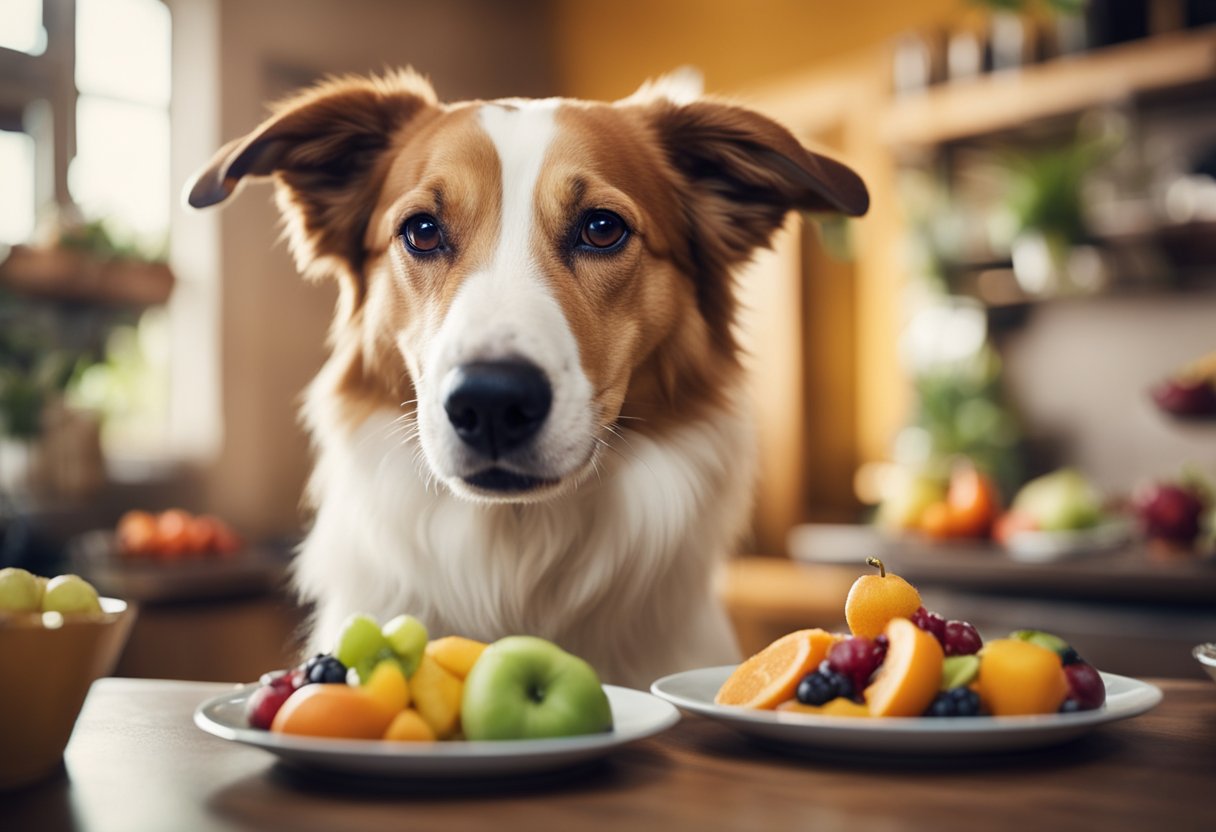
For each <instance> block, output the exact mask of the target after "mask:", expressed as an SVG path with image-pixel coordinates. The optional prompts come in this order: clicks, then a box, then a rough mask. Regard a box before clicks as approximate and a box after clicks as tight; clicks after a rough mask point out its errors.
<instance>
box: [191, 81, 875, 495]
mask: <svg viewBox="0 0 1216 832" xmlns="http://www.w3.org/2000/svg"><path fill="white" fill-rule="evenodd" d="M259 176H273V177H274V179H275V182H276V186H277V194H278V201H279V205H280V207H281V209H282V211H283V213H284V217H285V219H286V222H287V232H288V236H289V239H290V241H291V245H292V249H293V252H294V254H295V257H296V260H297V264H298V265H299V267H300V269H301V271H303V272H304V273H305V274H321V273H326V274H333V275H336V276H337V277H338V279H339V281H340V283H341V286H342V294H341V301H340V303H339V309H338V317H337V321H336V322H335V331H334V336H333V337H334V339H335V349H336V350H339V351H342V352H345V353H346V354H347V356H348V358H349V364H350V366H349V367H348V368H347V369H346V371H345V373H346V376H347V379H346V381H345V382H344V383H345V384H346V385H347V390H348V394H349V395H351V396H352V397H356V398H362V399H363V400H364V401H365V403H366V402H369V401H370V402H371V403H372V404H373V405H375V404H382V405H386V406H389V407H393V408H398V407H406V408H407V409H409V408H413V409H414V412H415V415H416V418H417V428H418V436H419V439H420V442H421V446H422V448H423V451H424V455H425V459H426V463H427V465H428V466H429V467H430V469H431V470H432V471H433V473H434V474H435V475H436V476H437V477H438V478H439V479H440V480H442V482H444V483H445V484H446V485H447V486H448V487H449V488H450V489H451V490H452V491H453V492H455V493H456V494H459V495H463V496H466V497H471V498H476V499H484V500H499V501H502V500H515V501H524V500H535V499H540V498H542V497H544V496H546V495H549V494H553V493H557V492H558V491H560V490H562V489H563V488H565V487H568V486H569V485H571V484H573V483H577V482H578V481H579V479H580V478H581V477H582V476H584V475H585V474H586V473H587V472H588V471H589V470H591V468H592V466H593V465H594V464H595V458H596V456H597V454H598V453H599V449H600V448H601V447H602V445H603V441H604V440H603V437H604V434H605V432H606V431H611V430H613V426H614V425H615V423H616V422H617V420H618V419H620V418H622V417H627V416H628V415H629V414H630V413H633V415H635V416H637V417H638V418H639V419H645V420H646V421H640V422H639V423H638V424H639V426H640V429H642V430H661V429H662V427H663V423H664V420H665V418H667V417H668V416H670V414H671V413H673V412H674V411H675V410H678V411H679V412H681V413H684V414H687V413H689V412H695V411H696V410H697V409H698V408H703V407H706V406H709V405H712V404H714V403H715V399H716V397H719V396H721V395H722V387H723V385H722V383H721V380H722V376H723V375H724V374H729V373H734V372H737V369H738V359H737V347H736V345H735V341H734V337H733V334H732V324H733V318H734V313H735V303H734V299H733V294H732V287H731V282H730V281H731V278H730V274H731V271H732V269H733V268H734V267H736V266H737V265H739V264H740V263H741V262H743V261H745V260H747V259H748V257H749V256H750V255H751V253H752V251H753V250H754V249H755V248H756V247H758V246H763V245H765V244H766V243H767V242H768V240H769V238H770V236H771V234H772V233H773V232H774V230H775V229H776V228H777V227H778V226H780V225H781V223H782V221H783V219H784V217H785V215H786V213H787V212H788V211H789V210H790V209H793V208H800V209H806V210H811V211H834V212H840V213H844V214H848V215H859V214H862V213H864V212H865V210H866V207H867V203H868V197H867V194H866V189H865V186H864V185H863V184H862V182H861V180H860V179H859V178H858V177H857V175H856V174H854V173H853V172H852V171H851V170H849V169H848V168H847V167H845V166H843V165H841V164H839V163H837V162H834V161H831V160H829V159H826V158H824V157H822V156H819V155H816V154H814V153H811V152H810V151H808V150H806V149H805V148H803V147H802V146H801V145H800V144H799V143H798V141H797V140H795V139H794V137H793V136H792V135H790V133H789V132H788V131H787V130H785V129H784V128H782V127H780V126H779V125H777V124H776V123H774V122H772V121H771V120H769V119H767V118H765V117H763V116H761V115H759V114H757V113H754V112H752V111H750V110H746V109H743V108H740V107H735V106H730V105H727V104H723V103H716V102H712V101H706V100H695V99H694V100H682V99H681V96H678V95H672V94H669V93H668V92H667V91H665V90H664V88H663V86H662V85H661V84H660V85H652V86H648V87H646V88H643V90H642V91H639V93H638V94H637V95H635V96H633V97H631V98H629V99H626V100H624V101H620V102H617V103H615V104H593V103H584V102H576V101H569V100H558V99H552V100H543V101H534V100H502V101H491V102H469V103H462V104H450V105H445V104H440V103H438V102H437V101H436V99H435V95H434V93H433V91H432V90H431V88H430V86H429V85H428V84H427V83H426V82H425V81H424V80H422V79H421V78H419V77H418V76H417V75H414V74H413V73H410V72H401V73H397V74H393V75H390V76H388V77H384V78H373V79H349V78H347V79H339V80H334V81H330V82H327V83H325V84H323V85H321V86H319V87H317V88H315V89H312V90H310V91H307V92H305V93H303V94H302V95H299V96H297V97H295V98H293V99H291V100H289V101H287V102H286V103H284V104H282V105H280V106H279V107H278V108H277V109H276V112H275V114H274V115H273V116H272V117H271V118H270V119H268V120H267V121H266V122H265V123H263V124H262V125H261V126H259V127H258V128H257V129H256V130H254V131H253V132H252V133H250V134H249V135H248V136H245V137H243V138H241V139H238V140H236V141H234V142H232V143H231V144H229V145H227V146H226V147H224V148H223V149H222V150H220V151H219V152H218V153H217V154H216V156H215V158H214V159H213V160H212V162H211V163H210V165H208V166H207V167H206V168H205V169H204V170H203V171H201V172H200V173H199V174H198V176H197V177H196V179H195V181H194V182H193V184H192V186H191V188H190V190H189V196H188V201H189V203H190V204H191V205H193V206H195V207H204V206H208V205H213V204H215V203H218V202H221V201H223V200H224V199H226V198H227V197H229V196H230V195H231V194H232V193H233V192H234V191H235V190H236V189H237V186H238V185H239V184H240V183H241V181H242V180H243V179H244V178H246V177H259ZM403 402H404V404H403Z"/></svg>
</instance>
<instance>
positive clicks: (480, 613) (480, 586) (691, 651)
mask: <svg viewBox="0 0 1216 832" xmlns="http://www.w3.org/2000/svg"><path fill="white" fill-rule="evenodd" d="M409 433H410V429H409V425H408V421H406V422H403V421H402V419H401V418H400V417H398V416H396V414H394V413H392V412H391V411H388V410H384V411H380V412H378V413H376V414H374V415H373V416H371V417H370V418H368V419H367V420H366V421H365V422H364V423H363V424H362V425H361V426H360V427H359V428H358V429H357V430H355V431H354V432H353V433H350V434H345V435H341V436H340V437H338V436H335V435H333V434H331V435H330V437H329V441H328V444H326V445H325V446H323V447H321V448H320V455H319V460H318V465H317V469H316V473H315V479H314V486H315V493H314V498H315V499H316V500H317V502H318V506H319V508H318V511H317V515H316V520H315V524H314V526H313V529H312V531H311V533H310V534H309V536H308V538H307V540H306V541H305V542H304V544H303V545H302V547H301V551H300V554H299V557H298V558H297V559H296V561H295V566H294V580H295V583H296V586H297V588H298V589H299V591H300V593H301V595H302V597H304V598H305V599H307V600H310V601H313V602H315V604H316V605H317V606H316V610H315V616H316V620H315V626H314V628H313V631H312V644H311V645H310V646H311V648H312V649H316V650H325V649H330V648H331V647H332V645H333V643H334V639H335V637H336V635H337V632H338V630H339V629H340V628H341V625H342V622H343V621H344V620H345V618H346V617H347V616H348V615H350V614H351V613H354V612H367V613H370V614H372V615H373V616H377V617H378V618H380V619H381V620H384V619H386V618H388V617H390V616H394V615H397V614H399V613H402V612H409V613H412V614H414V615H416V616H418V617H419V618H421V619H422V620H423V621H424V622H426V624H427V626H428V627H429V628H430V630H431V633H432V635H444V634H459V635H465V636H469V637H472V638H477V639H482V640H494V639H497V638H500V637H502V636H506V635H510V634H517V633H527V634H532V635H539V636H542V637H546V638H551V639H554V640H557V641H559V643H561V644H562V646H564V647H565V648H566V649H568V650H571V651H572V652H574V653H576V654H577V655H581V656H583V657H585V658H587V659H588V660H589V661H590V662H591V663H592V664H593V665H594V666H595V667H596V668H597V670H599V672H600V673H601V675H602V676H603V677H604V679H605V680H606V681H613V682H616V683H621V684H630V685H636V686H645V685H648V684H649V683H650V682H651V681H653V680H654V678H656V677H657V676H659V675H662V674H665V673H670V672H675V671H678V670H681V669H687V668H689V667H694V666H700V665H709V664H721V663H727V662H731V661H734V660H736V659H737V655H736V654H737V648H736V647H735V642H734V639H733V636H732V634H731V631H730V627H729V624H728V623H727V621H726V619H725V617H724V615H723V614H722V612H721V610H720V608H719V607H718V605H717V604H716V602H714V600H713V592H712V587H710V586H708V584H709V582H710V581H711V580H712V576H713V572H714V566H715V565H716V564H717V562H719V561H720V560H721V559H723V558H724V557H725V556H726V554H727V551H726V549H725V547H727V546H729V545H731V543H732V542H733V541H735V540H736V539H737V536H738V533H739V531H740V529H742V528H744V527H745V524H746V522H747V513H748V509H749V507H750V502H749V499H748V493H749V492H750V489H751V484H752V483H751V471H752V466H751V459H752V450H751V446H752V438H751V431H750V428H749V425H748V420H747V419H746V418H744V417H743V416H742V415H741V412H740V410H739V409H736V408H730V409H725V410H723V411H722V412H720V413H718V414H716V418H714V419H711V420H704V421H700V422H695V423H691V424H688V425H684V426H681V427H679V428H676V429H673V430H671V431H670V432H669V433H668V434H666V435H665V436H663V437H662V438H657V439H656V438H650V437H647V436H644V435H642V434H639V433H631V432H628V431H621V432H620V434H619V435H617V436H613V437H609V438H611V439H612V445H613V450H612V452H610V453H607V454H605V455H604V456H603V457H602V461H601V463H600V465H599V468H600V470H599V471H598V472H597V475H596V476H593V477H591V478H590V479H588V480H587V481H585V482H584V483H583V484H582V485H581V486H580V487H579V488H577V489H574V490H573V491H571V492H568V493H566V494H564V495H562V496H559V497H556V498H554V499H552V500H549V501H546V502H538V503H532V504H502V505H487V504H479V503H475V502H470V501H468V500H465V499H462V498H459V497H456V496H454V495H452V494H451V493H450V492H449V491H448V490H447V489H446V488H445V487H444V486H442V485H440V484H438V483H437V482H435V480H434V478H433V477H432V476H431V475H430V473H429V472H428V471H427V470H426V467H425V463H424V462H423V461H422V460H421V459H420V458H419V449H418V447H417V445H416V444H415V441H414V440H413V439H411V438H409ZM722 506H730V507H736V508H735V509H734V511H728V512H722V511H721V507H722Z"/></svg>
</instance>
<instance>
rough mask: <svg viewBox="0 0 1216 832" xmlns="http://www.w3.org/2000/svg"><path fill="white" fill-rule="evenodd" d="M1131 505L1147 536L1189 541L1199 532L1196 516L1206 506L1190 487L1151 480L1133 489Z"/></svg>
mask: <svg viewBox="0 0 1216 832" xmlns="http://www.w3.org/2000/svg"><path fill="white" fill-rule="evenodd" d="M1132 506H1133V508H1134V509H1135V511H1136V516H1137V517H1138V518H1139V519H1140V524H1141V526H1142V527H1143V528H1144V533H1145V535H1147V536H1148V537H1150V538H1153V539H1157V540H1169V541H1173V542H1175V543H1183V544H1190V543H1191V542H1192V541H1194V540H1195V538H1196V537H1198V536H1199V520H1200V518H1201V517H1202V516H1203V510H1204V508H1205V506H1204V504H1203V499H1202V498H1201V497H1200V495H1199V494H1198V493H1196V492H1195V491H1194V490H1192V489H1189V488H1186V487H1185V486H1181V485H1175V484H1173V483H1161V482H1158V483H1153V484H1152V485H1149V486H1147V487H1145V488H1142V489H1140V490H1139V491H1137V492H1136V494H1135V496H1134V497H1133V499H1132Z"/></svg>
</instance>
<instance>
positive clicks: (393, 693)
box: [359, 659, 410, 713]
mask: <svg viewBox="0 0 1216 832" xmlns="http://www.w3.org/2000/svg"><path fill="white" fill-rule="evenodd" d="M359 690H360V691H361V692H362V693H364V694H366V695H367V696H370V697H371V698H372V699H375V700H376V701H377V702H379V703H380V705H381V706H382V707H384V708H385V709H386V710H388V711H392V712H393V713H397V711H400V710H401V709H402V708H405V707H407V706H408V705H409V704H410V688H409V684H408V683H407V682H406V681H405V673H404V671H402V670H401V665H400V664H398V663H397V661H396V660H395V659H385V660H384V661H381V662H379V663H378V664H377V665H376V667H375V668H374V669H373V670H372V672H371V675H370V676H368V678H367V681H366V682H365V683H364V684H362V685H360V686H359Z"/></svg>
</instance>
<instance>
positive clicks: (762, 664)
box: [714, 629, 835, 709]
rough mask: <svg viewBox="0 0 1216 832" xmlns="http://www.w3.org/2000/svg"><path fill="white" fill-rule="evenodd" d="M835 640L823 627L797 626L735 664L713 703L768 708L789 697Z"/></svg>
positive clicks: (821, 659)
mask: <svg viewBox="0 0 1216 832" xmlns="http://www.w3.org/2000/svg"><path fill="white" fill-rule="evenodd" d="M834 642H835V638H834V637H833V636H832V634H831V633H828V632H826V631H824V630H820V629H814V630H797V631H795V632H793V633H790V634H788V635H784V636H782V637H781V638H779V639H777V640H776V641H774V642H773V643H772V644H770V645H769V646H768V647H765V648H764V649H763V650H761V651H760V652H759V653H757V654H756V655H754V656H752V657H751V658H750V659H748V660H747V661H745V662H743V664H741V665H739V666H738V667H737V668H735V672H734V673H732V674H731V675H730V678H728V679H727V680H726V681H725V682H724V683H723V685H722V687H721V688H720V689H719V690H718V695H717V696H715V697H714V704H716V705H741V706H743V707H745V708H764V709H772V708H775V707H777V705H778V704H780V703H782V702H784V701H785V700H787V699H790V698H791V697H793V695H794V691H796V690H797V689H798V683H799V682H800V681H801V680H802V677H803V676H805V675H806V674H808V673H810V672H811V671H812V670H814V669H815V668H816V667H817V666H818V665H819V663H820V662H821V661H823V659H824V657H825V656H826V655H827V653H828V648H829V647H831V646H832V644H833V643H834Z"/></svg>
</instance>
